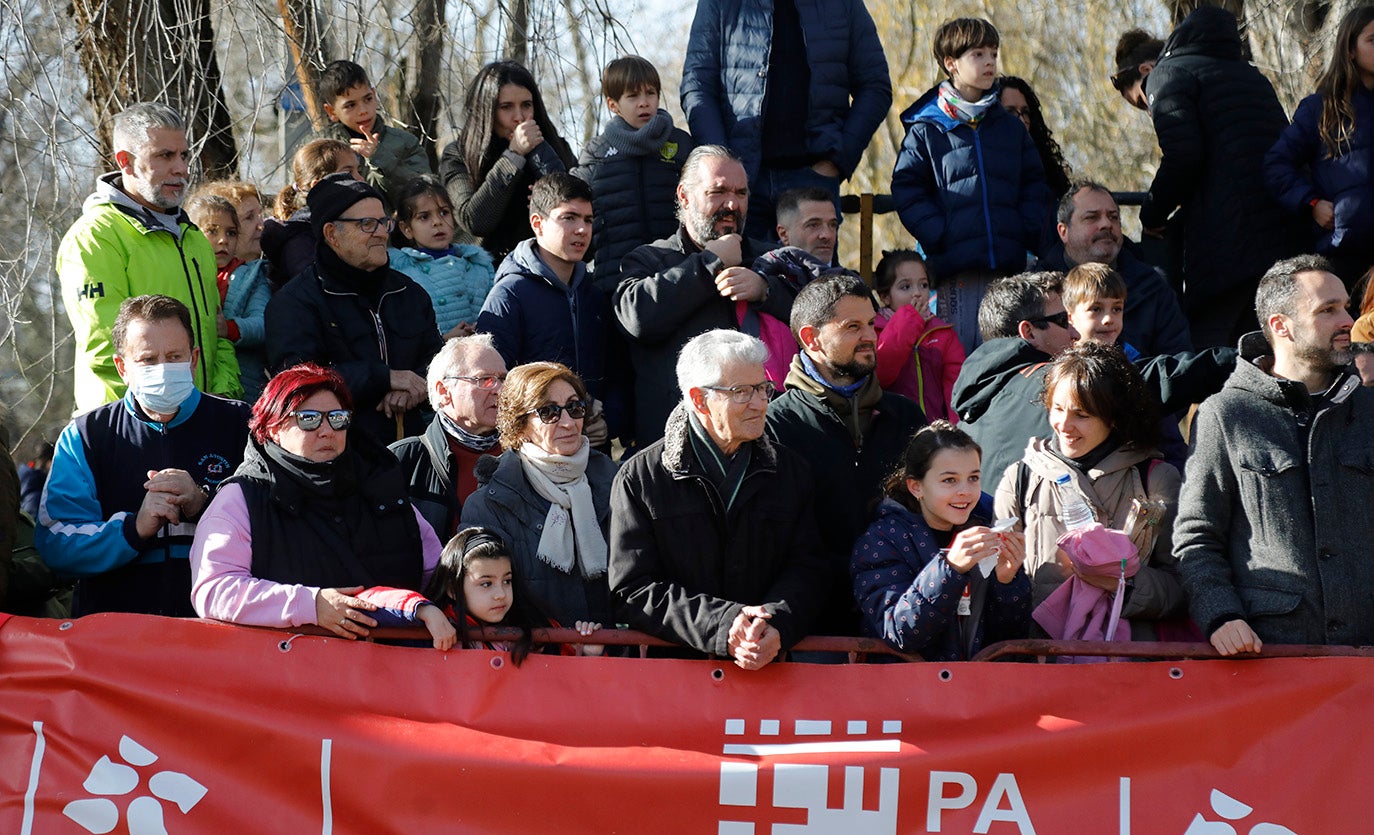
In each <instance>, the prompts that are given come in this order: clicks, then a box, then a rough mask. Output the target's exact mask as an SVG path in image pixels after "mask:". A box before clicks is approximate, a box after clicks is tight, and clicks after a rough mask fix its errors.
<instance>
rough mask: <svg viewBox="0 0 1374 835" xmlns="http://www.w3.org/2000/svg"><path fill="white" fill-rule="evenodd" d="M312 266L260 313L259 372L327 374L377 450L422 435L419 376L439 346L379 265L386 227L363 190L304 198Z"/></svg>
mask: <svg viewBox="0 0 1374 835" xmlns="http://www.w3.org/2000/svg"><path fill="white" fill-rule="evenodd" d="M306 203H307V205H308V206H309V207H310V216H311V223H312V224H313V226H314V229H315V238H316V240H317V241H318V243H317V244H316V245H315V257H316V261H315V263H314V264H313V265H312V266H310V267H308V268H306V269H305V270H304V271H303V272H301V274H300V275H298V276H296V277H295V278H294V279H292V280H291V281H290V282H288V283H287V284H286V286H285V287H283V288H282V289H281V290H280V291H279V292H278V293H277V294H276V295H275V296H273V297H272V301H271V302H269V303H268V305H267V314H266V328H267V364H268V367H269V368H271V369H272V370H273V371H279V370H281V369H283V368H288V367H290V366H292V365H295V364H297V363H301V362H317V363H320V364H321V365H331V366H333V367H334V368H335V369H336V370H337V371H338V372H339V373H340V374H342V375H343V378H344V382H346V383H347V384H348V390H349V391H350V392H351V393H352V394H353V400H354V407H355V416H354V422H353V426H354V427H355V429H357V430H361V431H363V432H365V433H367V434H368V435H370V436H372V437H373V438H375V439H376V440H377V441H379V442H381V443H384V444H385V443H390V442H391V441H395V440H397V439H398V438H400V437H403V436H409V435H418V434H420V432H422V431H424V420H423V419H422V418H421V416H420V415H419V413H418V411H417V407H419V406H421V405H422V404H424V402H425V399H426V390H425V376H424V375H425V368H426V367H427V366H428V365H429V361H430V359H432V358H433V357H434V355H435V354H437V353H438V352H439V348H440V347H441V346H442V344H443V341H442V339H441V338H440V336H439V328H438V326H437V325H435V323H434V307H433V304H432V303H431V301H430V298H429V294H428V293H426V292H425V290H424V288H422V287H420V285H418V284H416V283H415V282H413V281H411V280H410V279H409V278H407V277H406V276H405V275H403V274H402V273H399V272H397V271H395V270H393V269H391V268H390V267H389V266H388V265H387V249H386V244H387V236H388V234H389V233H390V232H391V227H392V225H393V221H392V219H391V218H390V217H388V216H387V214H386V211H385V210H384V209H383V208H382V198H381V195H380V194H378V193H377V191H376V190H375V189H374V188H372V186H370V185H368V184H367V183H363V182H359V181H358V180H355V179H353V177H352V175H351V174H348V173H340V174H331V175H329V176H328V177H325V178H324V179H323V180H321V181H319V182H318V183H316V184H315V186H314V188H312V189H310V195H309V197H307V198H306Z"/></svg>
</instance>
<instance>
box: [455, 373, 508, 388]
mask: <svg viewBox="0 0 1374 835" xmlns="http://www.w3.org/2000/svg"><path fill="white" fill-rule="evenodd" d="M444 379H445V380H462V381H463V382H465V383H472V384H473V385H474V386H477V387H478V388H479V389H483V390H485V391H491V390H492V389H494V388H500V387H501V386H502V385H504V384H505V382H506V375H504V374H483V375H481V376H478V377H465V376H463V375H462V374H450V375H448V376H447V377H445V378H444Z"/></svg>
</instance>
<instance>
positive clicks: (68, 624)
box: [57, 621, 72, 632]
mask: <svg viewBox="0 0 1374 835" xmlns="http://www.w3.org/2000/svg"><path fill="white" fill-rule="evenodd" d="M57 628H58V629H60V630H62V631H63V632H66V631H67V630H68V629H71V628H72V622H71V621H63V622H62V624H61V625H60V626H58V627H57Z"/></svg>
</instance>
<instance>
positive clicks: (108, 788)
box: [62, 736, 206, 835]
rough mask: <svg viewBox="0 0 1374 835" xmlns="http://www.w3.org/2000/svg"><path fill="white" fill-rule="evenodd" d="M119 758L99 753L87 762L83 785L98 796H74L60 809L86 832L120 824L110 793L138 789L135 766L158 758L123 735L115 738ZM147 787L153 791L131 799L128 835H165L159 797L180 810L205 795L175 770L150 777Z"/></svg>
mask: <svg viewBox="0 0 1374 835" xmlns="http://www.w3.org/2000/svg"><path fill="white" fill-rule="evenodd" d="M119 758H120V759H121V760H123V762H115V761H114V760H112V759H110V758H109V757H108V756H104V757H101V758H100V759H99V760H98V761H96V764H95V765H93V766H91V773H90V774H89V775H88V776H87V777H86V782H84V783H82V784H81V787H82V788H84V789H85V790H86V791H87V792H89V793H90V794H95V795H101V797H92V798H86V799H83V800H73V801H72V802H71V803H68V804H67V806H66V808H64V809H63V810H62V814H64V815H66V816H67V817H69V818H71V819H72V820H74V821H76V822H77V823H78V824H80V825H81V826H82V827H84V828H85V829H86V831H87V832H93V833H95V834H96V835H104V833H106V832H111V831H113V830H114V828H115V827H116V826H118V825H119V807H118V806H116V805H115V803H114V801H113V800H109V799H108V798H110V797H122V796H124V795H128V794H132V793H133V792H134V791H135V790H137V789H138V787H139V779H140V778H139V773H138V771H137V770H136V768H135V767H138V768H143V767H147V766H150V765H152V764H153V763H155V762H157V755H156V754H154V753H153V752H152V751H149V750H148V749H147V748H144V747H143V746H142V745H140V744H138V743H137V742H135V741H134V740H133V739H130V738H129V737H127V736H125V737H121V738H120V740H119ZM148 791H149V792H151V793H152V796H148V795H146V794H145V795H140V796H139V797H135V798H134V799H133V800H131V801H129V806H128V809H127V811H126V823H127V825H128V829H129V835H166V833H167V828H166V827H165V826H164V825H163V816H162V809H163V807H162V801H163V800H165V801H167V802H168V803H174V804H176V806H177V808H178V809H180V810H181V813H182V814H183V815H184V814H186V813H187V812H190V811H191V810H192V809H193V808H195V805H196V804H197V803H199V802H200V800H201V798H203V797H205V792H206V788H205V787H204V786H202V785H201V784H200V783H198V782H196V781H195V780H193V779H191V778H190V777H188V776H186V775H185V774H182V773H181V772H179V771H159V772H157V773H156V774H154V775H153V776H152V777H151V778H149V780H148Z"/></svg>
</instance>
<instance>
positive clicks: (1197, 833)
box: [1183, 789, 1298, 835]
mask: <svg viewBox="0 0 1374 835" xmlns="http://www.w3.org/2000/svg"><path fill="white" fill-rule="evenodd" d="M1212 811H1213V812H1215V813H1216V814H1217V815H1219V816H1221V817H1223V818H1225V819H1226V820H1228V821H1237V822H1239V821H1240V820H1242V819H1243V818H1246V817H1249V815H1250V813H1251V812H1253V811H1255V810H1254V807H1251V806H1247V805H1245V804H1244V803H1241V802H1240V801H1239V800H1236V799H1235V798H1234V797H1231V796H1230V795H1228V794H1226V793H1224V792H1222V791H1221V790H1220V789H1212ZM1242 832H1246V833H1247V835H1298V833H1296V832H1294V831H1293V830H1291V829H1289V828H1288V827H1286V826H1280V825H1279V824H1277V823H1257V824H1255V825H1253V826H1251V827H1250V829H1249V830H1244V829H1237V828H1236V827H1234V826H1232V825H1231V824H1229V823H1225V822H1223V821H1209V820H1207V818H1205V817H1203V815H1202V813H1201V812H1199V813H1198V814H1197V816H1196V817H1194V818H1193V822H1192V823H1190V824H1189V825H1188V829H1187V830H1185V831H1184V833H1183V835H1240V833H1242Z"/></svg>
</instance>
